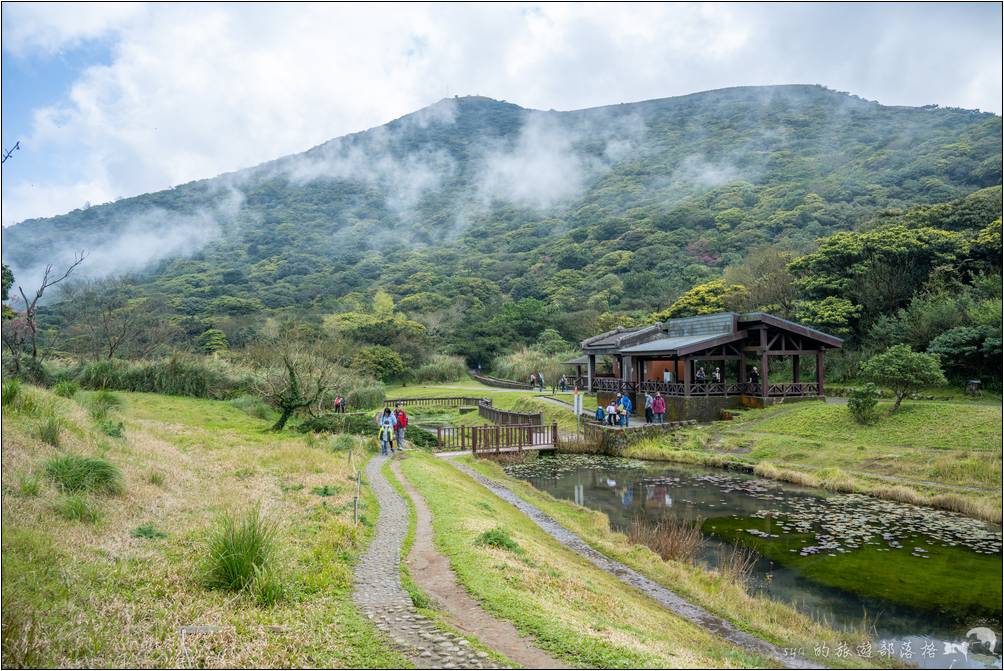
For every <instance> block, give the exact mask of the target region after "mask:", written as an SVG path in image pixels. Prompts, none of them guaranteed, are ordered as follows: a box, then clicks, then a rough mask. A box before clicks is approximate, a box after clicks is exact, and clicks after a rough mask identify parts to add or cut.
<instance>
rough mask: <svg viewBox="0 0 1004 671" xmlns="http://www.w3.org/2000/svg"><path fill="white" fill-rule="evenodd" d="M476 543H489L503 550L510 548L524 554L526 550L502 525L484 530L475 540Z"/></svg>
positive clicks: (514, 551) (513, 551)
mask: <svg viewBox="0 0 1004 671" xmlns="http://www.w3.org/2000/svg"><path fill="white" fill-rule="evenodd" d="M474 544H475V545H487V546H490V547H494V548H499V549H502V550H508V551H509V552H512V553H514V554H518V555H523V554H525V553H526V551H525V550H524V549H523V548H522V547H520V545H519V543H517V542H516V541H515V540H513V538H512V536H510V535H509V532H508V531H506V530H505V529H503V528H502V527H495V528H494V529H489V530H488V531H483V532H482V533H481V535H479V536H478V537H477V539H475V541H474Z"/></svg>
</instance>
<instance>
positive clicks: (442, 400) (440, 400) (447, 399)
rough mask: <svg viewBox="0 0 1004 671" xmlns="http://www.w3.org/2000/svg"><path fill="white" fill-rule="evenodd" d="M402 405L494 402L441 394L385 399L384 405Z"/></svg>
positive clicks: (460, 405) (450, 405) (451, 406)
mask: <svg viewBox="0 0 1004 671" xmlns="http://www.w3.org/2000/svg"><path fill="white" fill-rule="evenodd" d="M399 403H400V404H401V405H405V406H408V405H413V406H414V405H438V406H444V407H447V408H458V407H462V406H470V407H472V408H473V407H474V406H480V405H481V404H482V403H485V404H487V405H489V406H490V405H491V404H492V400H491V399H490V398H475V397H473V396H439V397H430V398H389V399H387V400H385V401H384V405H386V406H388V407H393V406H395V405H397V404H399Z"/></svg>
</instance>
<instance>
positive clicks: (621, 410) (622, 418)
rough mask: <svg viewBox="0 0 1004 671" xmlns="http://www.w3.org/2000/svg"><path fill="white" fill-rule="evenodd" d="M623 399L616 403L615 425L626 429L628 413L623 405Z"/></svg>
mask: <svg viewBox="0 0 1004 671" xmlns="http://www.w3.org/2000/svg"><path fill="white" fill-rule="evenodd" d="M625 400H626V399H625V397H623V396H622V397H621V400H620V402H618V403H617V425H618V426H623V427H626V426H627V423H628V411H627V406H626V405H624V401H625Z"/></svg>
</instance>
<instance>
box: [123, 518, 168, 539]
mask: <svg viewBox="0 0 1004 671" xmlns="http://www.w3.org/2000/svg"><path fill="white" fill-rule="evenodd" d="M129 535H130V536H132V537H133V538H146V539H148V540H154V539H157V538H167V532H166V531H161V530H160V529H158V528H157V527H155V526H154V525H153V522H147V523H146V524H141V525H139V526H138V527H136V528H135V529H133V530H132V531H131V532H130V533H129Z"/></svg>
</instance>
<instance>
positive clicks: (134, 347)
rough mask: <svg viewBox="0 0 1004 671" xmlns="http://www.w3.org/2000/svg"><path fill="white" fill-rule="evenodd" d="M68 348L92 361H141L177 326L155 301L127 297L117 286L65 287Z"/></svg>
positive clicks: (108, 283)
mask: <svg viewBox="0 0 1004 671" xmlns="http://www.w3.org/2000/svg"><path fill="white" fill-rule="evenodd" d="M64 287H65V288H64V291H63V295H62V296H61V302H62V304H63V305H64V306H65V308H64V316H65V319H66V332H67V334H68V335H69V336H70V342H69V347H70V348H72V349H74V350H76V351H78V352H82V353H86V354H87V355H90V356H92V357H94V358H95V359H102V358H104V359H112V358H114V357H115V356H133V357H144V356H147V355H149V354H150V353H151V352H152V351H153V350H154V349H155V348H156V347H157V346H159V345H161V344H163V343H165V342H167V341H168V340H170V339H171V337H172V336H173V335H174V334H175V332H176V330H177V326H176V325H175V324H174V323H173V322H172V321H171V320H169V319H166V318H165V315H166V313H167V312H168V311H169V310H168V307H167V306H166V305H164V304H163V301H162V300H159V299H158V298H157V297H135V296H132V295H130V290H129V288H128V286H127V285H123V284H122V283H120V282H111V281H105V282H83V283H77V284H73V285H64Z"/></svg>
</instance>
